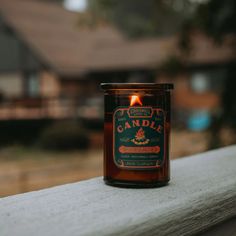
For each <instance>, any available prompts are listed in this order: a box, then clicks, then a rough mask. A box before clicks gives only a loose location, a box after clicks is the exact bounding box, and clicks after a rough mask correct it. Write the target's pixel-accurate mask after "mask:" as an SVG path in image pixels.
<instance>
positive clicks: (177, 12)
mask: <svg viewBox="0 0 236 236" xmlns="http://www.w3.org/2000/svg"><path fill="white" fill-rule="evenodd" d="M235 31H236V2H235V1H234V0H224V1H222V0H145V1H144V0H126V1H119V0H64V1H63V0H10V1H9V0H0V196H7V195H11V194H16V193H20V192H27V191H32V190H36V189H41V188H45V187H49V186H54V185H59V184H64V183H69V182H74V181H79V180H82V179H88V178H91V177H94V176H100V175H102V155H103V150H102V144H103V94H102V92H101V91H100V88H99V84H100V83H101V82H156V83H167V82H168V83H169V82H171V83H174V85H175V90H174V92H173V101H172V103H173V105H172V110H173V115H172V127H173V129H172V137H171V158H172V159H175V158H180V157H182V156H185V155H191V154H195V153H199V152H203V151H206V150H210V149H214V148H218V147H223V146H227V145H231V144H235V143H236V67H235V65H236V57H235V56H236V53H235V52H236V43H235V42H236V37H235V36H236V35H235V33H236V32H235Z"/></svg>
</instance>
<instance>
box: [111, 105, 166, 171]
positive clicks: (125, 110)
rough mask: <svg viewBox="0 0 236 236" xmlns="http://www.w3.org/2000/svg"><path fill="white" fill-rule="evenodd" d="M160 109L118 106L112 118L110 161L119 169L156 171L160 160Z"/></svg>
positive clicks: (162, 124)
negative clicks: (154, 169)
mask: <svg viewBox="0 0 236 236" xmlns="http://www.w3.org/2000/svg"><path fill="white" fill-rule="evenodd" d="M164 124H165V116H164V112H163V110H162V109H159V108H153V107H119V108H118V109H116V110H115V112H114V115H113V127H114V138H113V140H114V145H113V148H114V162H115V164H116V165H117V166H118V167H120V168H127V169H147V168H148V169H152V168H159V167H160V166H161V165H162V164H163V161H164V131H165V129H164Z"/></svg>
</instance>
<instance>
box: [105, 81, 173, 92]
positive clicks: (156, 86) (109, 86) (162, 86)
mask: <svg viewBox="0 0 236 236" xmlns="http://www.w3.org/2000/svg"><path fill="white" fill-rule="evenodd" d="M100 86H101V88H102V89H103V90H115V89H131V90H133V89H151V90H169V89H174V84H171V83H101V84H100Z"/></svg>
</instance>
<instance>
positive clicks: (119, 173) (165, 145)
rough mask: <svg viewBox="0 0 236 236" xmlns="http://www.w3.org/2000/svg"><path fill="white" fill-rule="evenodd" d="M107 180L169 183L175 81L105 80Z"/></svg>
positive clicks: (139, 184) (127, 183)
mask: <svg viewBox="0 0 236 236" xmlns="http://www.w3.org/2000/svg"><path fill="white" fill-rule="evenodd" d="M101 88H102V89H103V90H104V110H105V116H104V181H105V183H106V184H108V185H113V186H120V187H157V186H162V185H165V184H167V183H168V181H169V179H170V167H169V135H170V90H171V89H173V85H172V84H154V83H103V84H101Z"/></svg>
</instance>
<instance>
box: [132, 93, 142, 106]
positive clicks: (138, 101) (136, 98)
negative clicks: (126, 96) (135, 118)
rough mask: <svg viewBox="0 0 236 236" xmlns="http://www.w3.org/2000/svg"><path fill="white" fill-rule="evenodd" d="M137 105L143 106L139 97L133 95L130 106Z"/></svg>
mask: <svg viewBox="0 0 236 236" xmlns="http://www.w3.org/2000/svg"><path fill="white" fill-rule="evenodd" d="M135 104H138V105H141V106H142V105H143V104H142V102H141V100H140V98H139V96H137V95H132V96H131V98H130V106H134V105H135Z"/></svg>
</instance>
